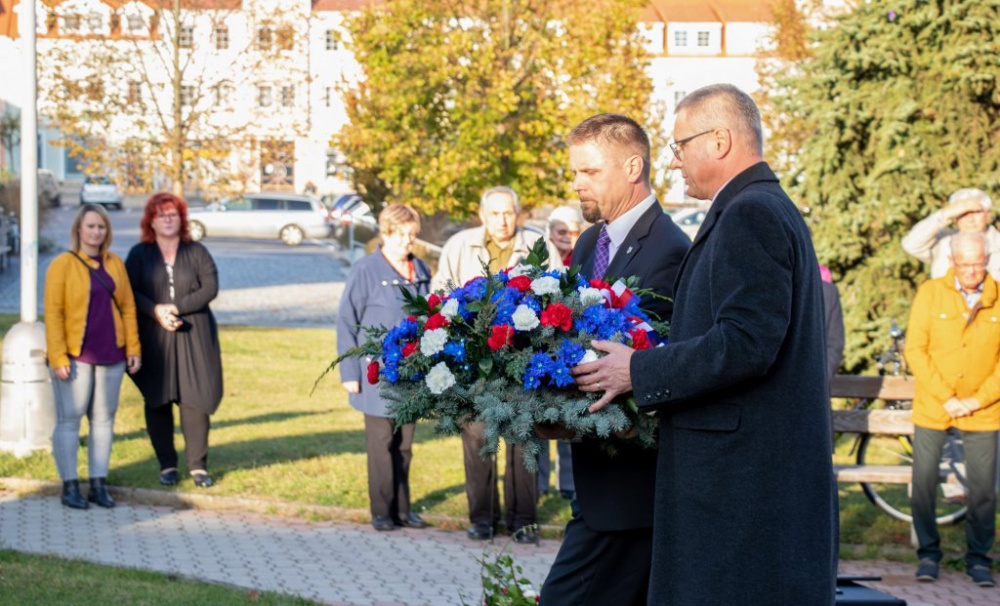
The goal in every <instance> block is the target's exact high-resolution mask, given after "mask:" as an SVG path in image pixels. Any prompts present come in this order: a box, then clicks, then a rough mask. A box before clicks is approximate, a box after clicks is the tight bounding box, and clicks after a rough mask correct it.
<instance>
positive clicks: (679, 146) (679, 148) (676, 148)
mask: <svg viewBox="0 0 1000 606" xmlns="http://www.w3.org/2000/svg"><path fill="white" fill-rule="evenodd" d="M716 130H718V129H715V128H710V129H709V130H706V131H702V132H700V133H698V134H697V135H691V136H690V137H685V138H684V139H681V140H680V141H674V142H673V143H671V144H670V151H672V152H674V157H675V158H677V159H678V160H682V159H683V158H681V152H683V151H684V146H685V145H687V144H688V143H689V142H691V141H693V140H695V139H697V138H698V137H700V136H702V135H707V134H708V133H714V132H715V131H716Z"/></svg>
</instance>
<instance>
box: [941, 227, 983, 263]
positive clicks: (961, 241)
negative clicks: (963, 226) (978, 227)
mask: <svg viewBox="0 0 1000 606" xmlns="http://www.w3.org/2000/svg"><path fill="white" fill-rule="evenodd" d="M949 245H950V246H951V255H952V257H954V256H955V251H957V250H967V249H969V248H971V247H977V248H980V249H982V251H983V254H985V255H986V257H987V258H988V257H989V256H990V246H989V241H988V240H987V239H986V234H985V233H983V232H981V231H961V232H958V233H957V234H955V235H953V236H952V237H951V242H949Z"/></svg>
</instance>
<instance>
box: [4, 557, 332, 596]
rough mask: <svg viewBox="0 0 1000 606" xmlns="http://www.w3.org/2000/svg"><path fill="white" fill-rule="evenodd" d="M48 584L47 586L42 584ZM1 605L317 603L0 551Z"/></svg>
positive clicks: (155, 573) (134, 571) (157, 575)
mask: <svg viewBox="0 0 1000 606" xmlns="http://www.w3.org/2000/svg"><path fill="white" fill-rule="evenodd" d="M41 579H45V582H44V583H41V582H39V580H41ZM0 596H2V597H0V602H3V603H4V604H60V605H61V606H73V605H75V604H81V605H84V604H85V605H88V606H90V605H92V604H130V605H134V606H140V605H144V604H156V605H157V606H170V605H176V606H189V605H190V604H213V605H218V606H227V605H233V606H236V605H238V604H250V603H252V604H261V605H267V606H271V605H275V606H279V605H287V606H292V605H301V606H305V605H308V604H315V602H312V601H309V600H305V599H301V598H294V597H290V596H283V595H279V594H276V593H262V592H258V591H250V590H245V589H234V588H231V587H224V586H221V585H212V584H208V583H200V582H196V581H188V580H184V579H179V578H177V577H176V576H173V575H166V574H160V573H157V572H144V571H138V570H128V569H125V568H116V567H111V566H101V565H98V564H90V563H87V562H80V561H77V560H64V559H61V558H54V557H50V556H37V555H29V554H24V553H18V552H15V551H8V550H3V549H0Z"/></svg>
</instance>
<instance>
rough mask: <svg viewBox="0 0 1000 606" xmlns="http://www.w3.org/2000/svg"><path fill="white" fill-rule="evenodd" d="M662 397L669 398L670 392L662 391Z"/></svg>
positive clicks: (667, 390)
mask: <svg viewBox="0 0 1000 606" xmlns="http://www.w3.org/2000/svg"><path fill="white" fill-rule="evenodd" d="M663 397H664V398H669V397H670V390H669V389H664V390H663Z"/></svg>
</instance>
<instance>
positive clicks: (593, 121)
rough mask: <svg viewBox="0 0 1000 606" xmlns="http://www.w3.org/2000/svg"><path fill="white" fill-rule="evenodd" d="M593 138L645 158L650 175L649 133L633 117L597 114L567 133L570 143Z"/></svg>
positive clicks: (643, 167)
mask: <svg viewBox="0 0 1000 606" xmlns="http://www.w3.org/2000/svg"><path fill="white" fill-rule="evenodd" d="M590 142H595V143H598V144H599V145H606V146H611V147H614V148H616V149H618V150H620V151H622V152H624V153H625V156H626V157H627V156H633V155H634V156H639V157H640V158H642V165H643V166H642V172H643V175H645V177H646V178H647V179H648V178H649V171H650V150H649V148H650V145H649V135H648V134H646V130H645V129H644V128H643V127H641V126H639V123H638V122H636V121H635V120H633V119H632V118H629V117H628V116H623V115H621V114H597V115H596V116H591V117H589V118H587V119H586V120H584V121H583V122H581V123H579V124H577V125H576V126H575V127H574V128H573V130H571V131H569V134H568V135H566V143H568V144H569V145H583V144H584V143H590ZM622 159H623V160H624V158H622Z"/></svg>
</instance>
